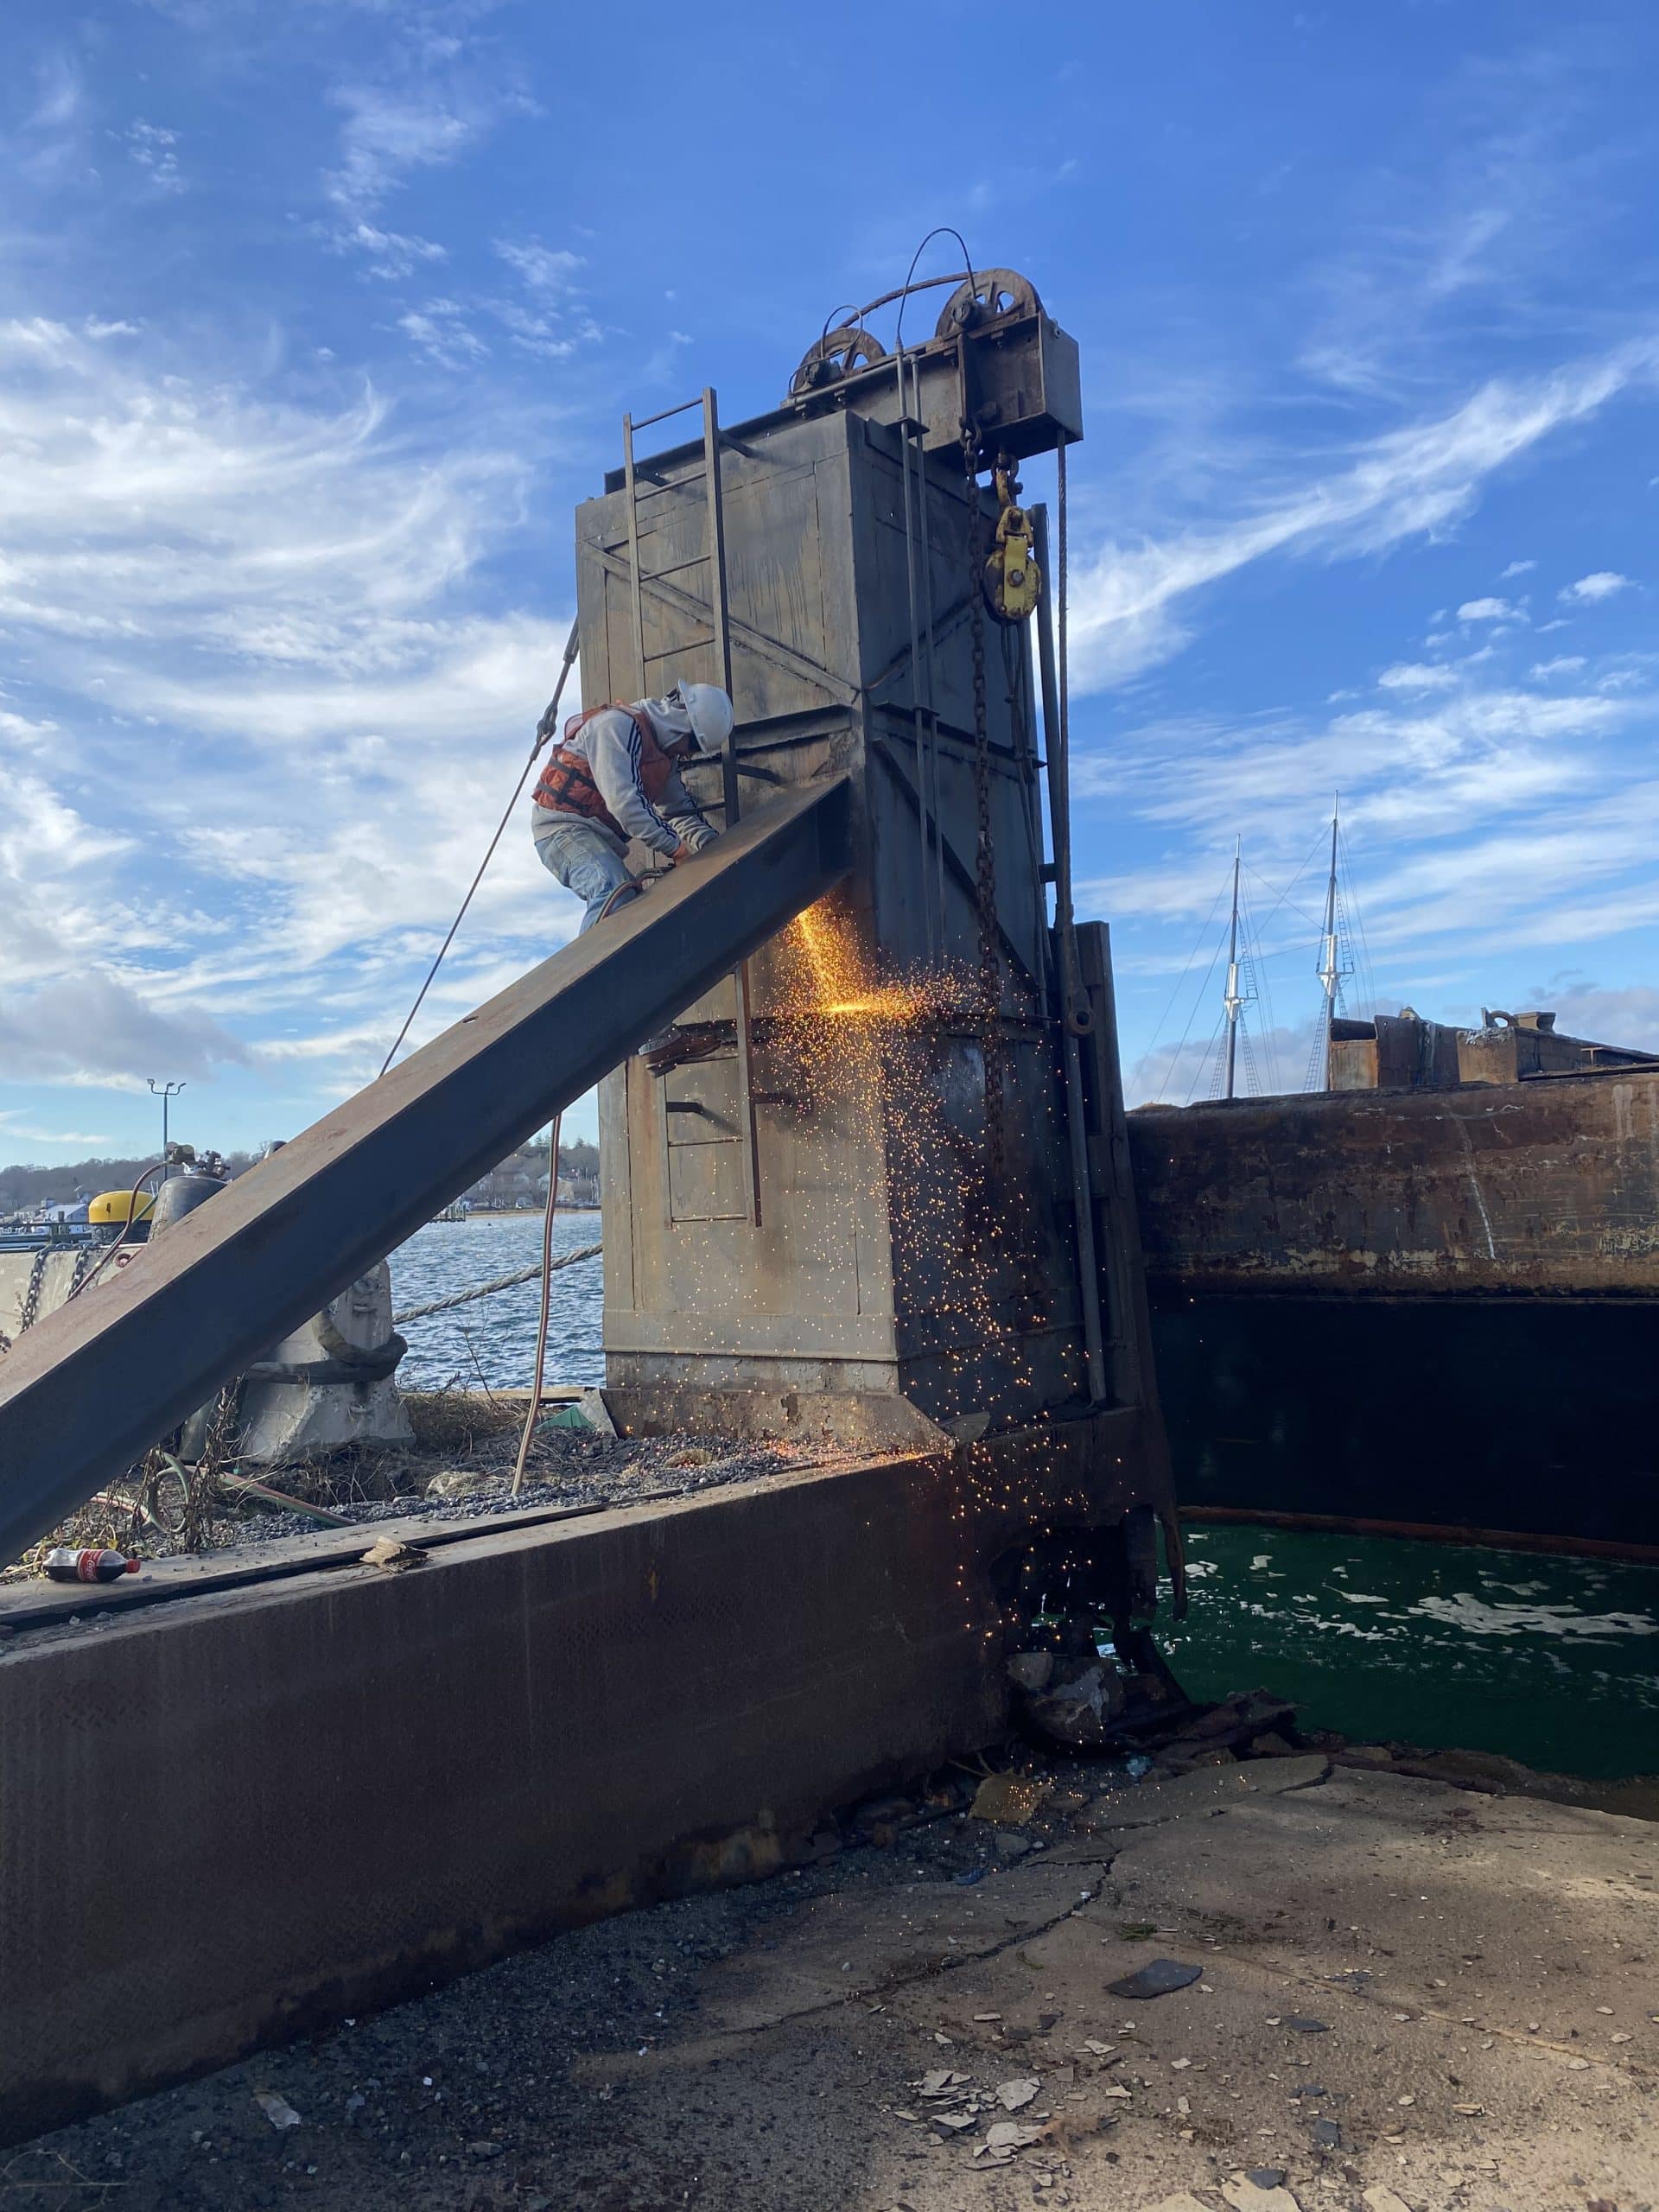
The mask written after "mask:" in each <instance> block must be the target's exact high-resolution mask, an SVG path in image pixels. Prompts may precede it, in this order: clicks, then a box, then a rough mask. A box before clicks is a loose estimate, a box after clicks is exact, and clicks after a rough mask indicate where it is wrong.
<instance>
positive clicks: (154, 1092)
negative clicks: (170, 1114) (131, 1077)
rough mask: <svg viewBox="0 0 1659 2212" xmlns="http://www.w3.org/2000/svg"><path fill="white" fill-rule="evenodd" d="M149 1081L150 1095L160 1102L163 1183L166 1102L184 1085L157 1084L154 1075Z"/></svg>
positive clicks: (164, 1175) (165, 1154)
mask: <svg viewBox="0 0 1659 2212" xmlns="http://www.w3.org/2000/svg"><path fill="white" fill-rule="evenodd" d="M149 1089H150V1096H152V1097H154V1098H159V1099H160V1100H161V1102H162V1182H163V1183H165V1182H166V1180H167V1102H168V1099H169V1098H175V1097H177V1096H178V1094H179V1092H180V1091H181V1090H183V1089H184V1085H183V1084H181V1083H171V1082H168V1083H164V1084H157V1082H156V1078H155V1077H154V1076H151V1077H149Z"/></svg>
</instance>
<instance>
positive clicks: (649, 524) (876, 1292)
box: [577, 411, 1084, 1419]
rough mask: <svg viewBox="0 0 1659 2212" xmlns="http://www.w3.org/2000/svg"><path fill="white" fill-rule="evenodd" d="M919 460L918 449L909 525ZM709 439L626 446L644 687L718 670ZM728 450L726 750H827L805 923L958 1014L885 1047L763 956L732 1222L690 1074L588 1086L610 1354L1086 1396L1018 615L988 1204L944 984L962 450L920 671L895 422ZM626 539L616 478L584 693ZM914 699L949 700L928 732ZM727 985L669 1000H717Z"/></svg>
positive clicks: (590, 552) (822, 417)
mask: <svg viewBox="0 0 1659 2212" xmlns="http://www.w3.org/2000/svg"><path fill="white" fill-rule="evenodd" d="M920 466H921V463H920V461H919V460H918V457H916V456H912V461H911V467H912V499H913V501H914V505H912V523H911V532H912V538H913V539H914V541H915V542H916V543H918V547H919V544H920V542H921V523H920V516H919V512H918V511H919V508H920V505H922V502H921V500H920V498H919V493H918V490H917V484H916V475H915V471H916V470H917V469H918V467H920ZM702 467H703V457H702V449H701V448H690V447H688V448H682V449H680V450H678V451H677V452H676V453H673V454H668V455H666V456H658V457H657V458H655V459H648V460H638V461H636V472H637V480H638V481H639V485H640V487H641V488H640V497H639V513H638V524H637V536H638V539H639V560H640V570H641V578H642V594H641V597H642V605H643V606H644V607H645V608H646V609H648V610H650V612H649V613H648V619H647V621H646V624H645V631H646V677H647V681H648V683H649V684H650V685H651V686H652V687H653V688H656V689H663V688H666V686H667V685H668V684H669V683H671V682H672V681H673V680H674V679H675V678H676V677H694V678H705V677H713V676H714V674H715V669H714V664H713V652H714V648H713V646H712V645H711V644H710V643H709V638H710V634H711V632H710V626H709V618H708V610H707V607H706V603H705V601H706V590H707V577H706V574H705V569H706V564H704V563H702V562H701V552H702V547H703V545H704V543H705V542H706V541H705V536H704V524H703V520H702V517H703V512H704V504H705V499H706V492H705V484H704V479H703V475H702ZM925 467H926V500H925V505H926V514H927V522H926V532H925V540H926V547H927V555H926V564H925V574H922V573H919V572H921V571H922V570H923V566H924V564H923V563H922V562H921V561H920V560H919V558H918V562H917V568H918V600H919V602H920V604H921V606H922V607H924V608H925V607H926V606H927V604H928V603H929V602H930V601H931V609H932V615H933V623H932V632H931V648H929V646H928V645H927V644H926V641H925V639H924V646H923V651H922V653H921V655H920V665H921V675H920V677H919V678H918V675H917V671H916V670H915V668H913V667H912V651H911V628H910V594H909V591H908V588H907V581H906V505H905V486H904V468H905V460H904V449H903V448H902V445H901V442H900V439H899V433H898V432H897V431H896V430H894V429H890V428H888V427H887V426H885V425H884V424H881V423H870V422H867V421H865V420H863V419H862V418H861V416H858V415H857V414H855V413H851V412H842V411H832V412H826V413H823V414H816V415H809V416H800V415H797V414H795V413H793V412H790V413H785V414H782V415H779V416H771V417H767V418H766V419H765V420H764V421H763V422H761V423H749V424H744V425H741V426H740V427H739V429H736V430H735V431H734V432H733V433H732V434H731V438H730V442H728V445H727V448H726V449H725V451H724V452H723V454H722V456H721V488H722V500H723V509H724V516H725V531H726V548H727V576H728V608H729V614H730V621H731V631H732V643H733V694H734V705H735V709H736V715H737V721H738V750H739V759H740V763H741V766H742V767H743V768H745V769H746V770H749V771H754V770H759V771H760V772H762V773H763V774H764V775H765V776H768V777H771V778H773V779H782V780H784V781H785V782H786V783H793V782H796V781H798V780H799V779H802V778H804V777H807V776H810V775H813V774H817V773H822V772H824V771H825V770H826V769H827V768H829V767H832V766H833V767H834V768H835V769H836V770H837V771H839V772H843V773H845V774H846V775H847V776H848V777H849V780H850V784H851V789H852V794H853V812H854V823H855V829H854V850H855V862H854V868H853V872H852V874H851V877H850V879H849V882H848V884H847V886H846V887H845V889H844V891H843V892H842V893H837V895H836V900H835V902H834V906H835V912H834V914H833V916H832V917H831V918H830V920H829V923H828V924H827V925H826V926H828V927H830V928H832V929H833V930H834V931H835V932H836V935H837V936H838V937H840V938H842V939H843V940H844V941H845V942H846V943H848V944H851V945H853V946H854V947H855V948H856V958H857V960H858V962H859V963H862V965H863V967H864V968H865V969H866V970H867V971H868V976H870V978H871V979H872V980H874V981H876V982H891V981H894V980H897V981H899V982H916V981H921V980H924V979H925V977H931V979H932V980H933V981H934V982H938V979H939V978H941V977H943V976H950V977H951V978H953V979H955V988H956V991H957V998H958V1001H960V1002H961V1003H962V1010H961V1011H958V1012H957V1013H955V1014H952V1013H950V1011H949V1010H945V1011H942V1012H941V1013H940V1014H939V1015H938V1018H937V1019H933V1018H930V1019H928V1020H925V1021H921V1022H919V1023H909V1024H906V1027H905V1032H904V1034H903V1036H902V1037H901V1038H896V1039H892V1040H890V1041H889V1044H888V1045H887V1046H883V1045H879V1044H878V1045H876V1046H872V1045H871V1044H870V1041H869V1038H868V1033H865V1034H864V1035H863V1036H860V1035H859V1034H858V1033H856V1032H855V1029H853V1028H851V1027H849V1030H848V1032H847V1050H846V1052H845V1053H844V1054H843V1053H841V1052H838V1051H837V1050H836V1047H835V1046H833V1045H832V1044H831V1045H826V1041H825V1039H824V1037H823V1035H822V1034H819V1035H818V1036H817V1037H816V1038H813V1039H809V1040H808V1041H807V1043H806V1044H805V1045H803V1041H802V1036H801V1028H800V1022H799V1019H798V1017H799V1015H800V1013H801V1009H802V1007H803V1003H804V996H806V995H810V991H806V990H805V989H804V979H803V966H802V962H803V954H802V948H801V945H800V944H799V942H798V941H795V940H793V939H792V938H791V939H786V940H785V941H782V942H779V943H778V944H772V945H771V946H769V947H767V948H766V950H764V951H762V952H761V953H760V954H759V955H758V956H757V957H756V958H755V959H754V960H753V962H752V963H751V969H750V981H751V990H752V1002H753V1045H752V1054H753V1095H754V1098H755V1102H756V1103H755V1122H756V1149H757V1154H758V1185H759V1195H760V1220H759V1222H758V1223H757V1222H751V1221H748V1220H746V1219H742V1218H739V1217H738V1216H739V1214H740V1213H741V1209H740V1208H739V1207H738V1206H737V1205H736V1204H735V1203H734V1196H733V1190H732V1188H731V1187H730V1177H729V1175H728V1176H726V1178H725V1179H724V1180H723V1181H722V1166H723V1164H724V1162H723V1156H722V1155H721V1152H720V1148H719V1147H718V1145H717V1144H716V1143H713V1142H703V1143H699V1142H696V1141H695V1140H696V1136H698V1135H701V1136H702V1137H704V1138H710V1137H714V1136H715V1135H717V1134H718V1133H717V1132H716V1131H715V1128H713V1126H712V1125H711V1124H709V1123H707V1122H704V1123H703V1124H702V1127H701V1128H699V1129H696V1130H695V1131H694V1130H693V1129H692V1128H688V1126H687V1124H688V1123H689V1122H695V1121H696V1118H697V1117H696V1116H694V1115H688V1114H687V1113H686V1111H685V1109H686V1107H687V1106H688V1105H695V1104H696V1103H697V1102H696V1100H695V1099H694V1098H692V1097H690V1095H689V1094H687V1095H682V1093H683V1091H684V1088H685V1086H684V1083H683V1079H682V1078H681V1077H671V1078H670V1080H669V1081H668V1082H667V1083H666V1084H664V1083H662V1082H659V1081H658V1080H657V1079H655V1078H654V1077H652V1076H651V1075H650V1074H649V1073H648V1072H647V1071H645V1069H643V1068H639V1067H635V1068H633V1069H631V1070H629V1071H627V1072H626V1074H624V1075H619V1076H618V1077H614V1078H613V1079H612V1081H611V1082H610V1083H609V1084H607V1090H606V1096H605V1098H604V1101H603V1103H602V1109H601V1141H602V1143H603V1145H604V1147H605V1153H606V1161H607V1166H606V1196H605V1206H606V1223H605V1234H606V1240H607V1247H609V1248H610V1249H618V1248H619V1247H620V1246H621V1245H623V1244H624V1243H626V1247H627V1264H626V1273H623V1272H621V1271H610V1270H607V1284H606V1308H605V1342H606V1348H607V1375H608V1377H609V1379H610V1381H611V1382H612V1383H613V1384H616V1385H619V1386H621V1385H630V1386H636V1387H637V1386H644V1385H654V1386H656V1387H658V1388H659V1389H693V1390H696V1389H702V1390H714V1389H720V1390H731V1389H742V1388H744V1387H753V1388H755V1389H761V1390H763V1391H777V1390H794V1391H803V1390H804V1391H809V1392H815V1393H820V1394H837V1393H842V1394H844V1393H846V1392H849V1391H852V1390H869V1389H876V1390H885V1391H888V1392H897V1393H900V1394H903V1395H907V1396H909V1397H910V1398H911V1399H912V1402H914V1403H915V1404H916V1405H917V1406H918V1407H919V1408H923V1409H924V1410H925V1412H926V1413H927V1414H929V1415H931V1417H933V1418H936V1419H949V1418H951V1417H953V1416H955V1415H957V1414H963V1413H966V1412H969V1411H971V1410H973V1409H975V1408H977V1407H980V1406H984V1405H990V1404H997V1405H999V1406H1001V1407H1002V1408H1005V1409H1006V1410H1007V1412H1008V1413H1009V1414H1014V1413H1016V1412H1017V1411H1020V1410H1024V1411H1029V1410H1031V1409H1033V1408H1034V1407H1037V1406H1041V1405H1056V1404H1062V1403H1067V1402H1072V1401H1074V1400H1075V1399H1077V1397H1078V1395H1080V1394H1082V1393H1083V1391H1084V1383H1083V1365H1082V1349H1081V1322H1080V1316H1079V1312H1078V1300H1077V1289H1076V1284H1077V1263H1076V1257H1075V1249H1076V1248H1075V1230H1074V1224H1073V1222H1072V1218H1071V1181H1070V1173H1069V1165H1068V1157H1067V1153H1066V1148H1065V1123H1064V1118H1063V1116H1062V1114H1061V1112H1060V1111H1059V1110H1058V1104H1057V1099H1058V1090H1059V1084H1058V1066H1057V1052H1056V1038H1055V1034H1054V1031H1053V1029H1052V1025H1051V1024H1050V1023H1049V1021H1048V1020H1047V1019H1046V1016H1047V1012H1048V1008H1047V1005H1046V961H1047V953H1046V942H1045V939H1046V910H1045V894H1044V889H1043V885H1042V882H1041V878H1040V861H1041V852H1040V846H1041V827H1040V809H1039V801H1038V795H1037V760H1036V745H1035V731H1034V720H1033V704H1032V702H1033V671H1032V667H1031V659H1030V646H1029V641H1028V638H1027V632H1025V630H1023V629H1017V630H1007V631H1004V630H1001V629H999V628H998V626H997V625H996V624H995V622H993V621H991V620H989V619H988V618H987V619H986V620H985V622H984V624H983V632H982V645H983V653H984V663H983V699H984V713H985V728H986V736H987V741H988V748H989V765H988V809H989V815H990V827H991V836H992V843H993V847H994V849H995V879H996V880H995V925H996V935H997V942H998V950H999V954H1000V968H1001V990H1002V1000H1001V1017H1002V1018H1001V1029H1000V1058H1001V1066H1002V1084H1003V1095H1004V1102H1005V1103H1004V1110H1003V1114H1002V1116H1001V1121H1002V1128H1003V1151H1004V1163H1003V1166H1002V1169H1001V1175H1000V1178H999V1179H998V1181H997V1185H996V1188H995V1192H993V1193H992V1194H991V1202H990V1205H989V1206H988V1207H987V1206H986V1205H985V1204H984V1202H983V1198H982V1190H983V1179H984V1174H985V1162H986V1159H987V1131H986V1090H987V1085H986V1071H985V1060H984V1049H983V1046H984V1039H983V1037H982V1033H981V1030H982V1024H980V1023H979V1022H978V1021H977V1020H976V1018H975V1016H974V1015H973V1014H972V1013H971V1012H970V1011H968V1010H967V1008H966V1003H965V1002H966V1001H967V1000H968V999H969V997H970V995H971V984H972V978H973V976H974V973H975V969H976V962H977V958H978V951H979V934H980V931H979V907H978V903H977V899H976V842H977V836H978V809H977V797H978V794H977V787H976V772H975V745H974V733H975V720H976V673H975V654H974V634H973V632H974V626H973V624H972V622H971V620H970V619H969V611H970V609H971V607H973V605H974V604H975V603H976V595H977V594H978V590H979V580H978V571H977V563H976V560H975V559H973V558H972V557H971V555H972V551H973V547H972V545H971V543H970V529H969V519H970V508H969V503H968V499H969V495H968V491H967V480H966V479H965V477H964V474H963V467H962V463H961V461H960V458H959V456H958V455H957V454H954V453H950V452H946V453H940V454H932V455H930V456H929V457H928V459H927V461H926V462H925ZM976 497H978V498H980V499H982V514H983V528H984V531H985V532H986V538H987V542H988V531H989V528H990V526H991V522H992V518H993V517H994V512H995V507H994V502H993V501H992V499H991V495H990V493H988V491H981V492H979V493H976ZM629 550H630V531H629V526H628V513H627V499H626V493H624V492H622V491H613V492H611V493H608V494H607V495H606V496H605V497H603V498H601V499H595V500H593V501H590V502H588V504H586V505H583V506H582V508H581V509H580V510H579V511H578V517H577V562H578V575H579V588H578V598H579V607H580V617H581V624H582V682H583V688H584V695H585V696H586V697H587V699H588V701H589V702H597V701H599V700H601V699H605V698H610V697H617V696H625V695H626V693H627V692H628V691H629V689H630V686H631V684H632V681H633V678H634V677H635V674H636V672H637V661H636V658H635V656H634V652H633V646H632V571H631V569H630V566H629ZM980 553H981V557H982V546H981V548H980ZM700 579H701V581H700ZM930 672H931V695H930V691H929V684H928V677H929V674H930ZM918 687H919V688H918ZM918 696H920V698H921V700H922V702H923V703H924V705H927V704H929V703H931V706H932V708H933V709H935V710H936V712H937V718H938V727H937V736H936V738H931V740H930V742H929V744H928V745H927V746H926V747H922V746H921V745H919V744H918V734H917V722H916V713H915V709H916V703H917V700H918ZM689 780H690V782H691V784H692V786H693V789H694V790H695V791H696V793H697V796H698V798H699V799H700V801H702V803H703V804H705V806H706V807H707V808H708V810H709V811H710V812H711V814H714V815H715V816H717V815H718V812H719V809H720V804H721V792H720V788H719V776H718V771H717V770H716V769H715V767H714V766H703V767H702V768H700V769H694V770H693V771H692V772H691V773H690V777H689ZM741 786H742V789H743V791H744V792H745V794H746V804H747V803H748V795H751V794H753V792H754V791H757V790H759V789H764V788H765V785H764V783H762V782H760V780H759V779H750V778H749V777H747V776H746V777H744V778H743V779H741ZM936 788H937V794H938V795H937V800H936V799H935V797H934V792H935V790H936ZM924 817H926V822H927V825H928V834H931V829H932V825H933V824H934V823H938V825H940V826H941V827H942V831H943V848H944V849H943V851H940V849H939V847H938V842H937V841H936V842H934V844H933V846H932V848H931V851H930V855H929V857H928V858H927V860H926V861H925V860H924V853H925V850H928V847H927V846H926V844H925V828H924ZM641 857H642V856H641ZM808 981H809V982H810V979H808ZM722 992H723V995H722ZM722 992H715V993H711V994H710V995H709V997H708V998H707V999H706V1000H705V1001H703V1002H702V1003H701V1004H700V1005H698V1006H697V1007H693V1008H691V1009H690V1017H689V1018H693V1019H696V1020H705V1021H709V1022H711V1023H716V1024H722V1023H724V1024H729V1022H730V1020H731V1012H732V1009H731V1006H730V994H729V990H726V989H725V988H724V987H722ZM944 995H946V996H948V995H949V994H948V993H947V994H944ZM817 1026H818V1027H819V1029H820V1030H822V1027H823V1025H822V1024H821V1023H820V1024H819V1025H817ZM884 1055H885V1057H884ZM896 1057H897V1058H902V1061H903V1066H902V1070H900V1069H899V1068H898V1067H897V1065H896V1064H895V1063H896ZM877 1061H880V1062H881V1065H880V1069H879V1070H878V1069H877V1068H876V1066H875V1062H877ZM712 1065H713V1066H714V1067H715V1069H716V1070H718V1069H719V1068H721V1066H722V1065H724V1063H722V1062H721V1060H719V1059H716V1060H715V1062H714V1063H713V1064H712ZM713 1079H715V1080H718V1079H719V1077H718V1076H717V1075H716V1076H715V1077H714V1078H713ZM987 1216H988V1218H987Z"/></svg>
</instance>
